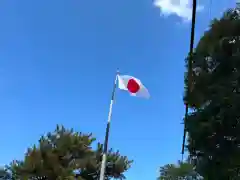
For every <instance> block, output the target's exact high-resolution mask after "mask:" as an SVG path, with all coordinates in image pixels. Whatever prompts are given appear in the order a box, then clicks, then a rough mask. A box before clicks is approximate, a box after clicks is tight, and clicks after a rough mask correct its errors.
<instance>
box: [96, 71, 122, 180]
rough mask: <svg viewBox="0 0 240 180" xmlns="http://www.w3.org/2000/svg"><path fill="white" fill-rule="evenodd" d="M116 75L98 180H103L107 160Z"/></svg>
mask: <svg viewBox="0 0 240 180" xmlns="http://www.w3.org/2000/svg"><path fill="white" fill-rule="evenodd" d="M118 74H119V71H118V70H117V73H116V78H115V81H114V86H113V91H112V97H111V102H110V107H109V112H108V120H107V127H106V134H105V140H104V147H103V156H102V164H101V171H100V179H99V180H105V170H106V160H107V152H108V138H109V131H110V124H111V118H112V107H113V103H114V98H115V91H116V87H117V79H118Z"/></svg>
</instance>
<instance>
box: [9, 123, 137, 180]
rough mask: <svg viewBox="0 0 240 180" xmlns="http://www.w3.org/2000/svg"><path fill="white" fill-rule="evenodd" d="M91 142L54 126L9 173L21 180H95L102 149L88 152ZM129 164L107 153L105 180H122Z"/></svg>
mask: <svg viewBox="0 0 240 180" xmlns="http://www.w3.org/2000/svg"><path fill="white" fill-rule="evenodd" d="M94 141H95V138H93V137H92V134H83V133H81V132H80V133H79V132H74V131H73V129H71V130H68V129H65V128H64V127H62V126H57V128H56V130H55V131H54V132H53V133H48V134H47V135H46V136H42V137H41V138H40V140H39V144H38V145H34V146H33V147H32V148H29V149H28V151H27V153H26V155H25V158H24V160H23V161H14V162H12V163H11V164H10V166H9V169H10V170H11V172H12V174H13V178H15V179H21V180H25V179H26V180H38V179H39V180H40V179H42V180H43V179H46V180H65V179H67V180H71V179H79V180H96V179H98V178H99V171H100V165H101V157H102V149H103V148H102V145H101V144H99V143H98V144H97V147H96V149H93V148H92V143H93V142H94ZM131 163H132V161H130V160H128V159H127V157H126V156H121V155H120V154H119V152H113V151H112V150H110V151H109V153H108V156H107V167H106V174H105V175H106V180H109V179H111V178H115V179H125V177H124V175H123V173H124V172H125V171H127V170H128V169H129V168H130V165H131Z"/></svg>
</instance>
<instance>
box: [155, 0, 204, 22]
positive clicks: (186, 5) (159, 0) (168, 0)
mask: <svg viewBox="0 0 240 180" xmlns="http://www.w3.org/2000/svg"><path fill="white" fill-rule="evenodd" d="M154 5H155V6H156V7H158V8H160V10H161V13H162V15H165V16H169V15H171V14H175V15H177V16H179V17H180V18H182V19H183V20H184V21H190V20H191V19H192V0H154ZM201 10H203V6H198V7H197V11H201Z"/></svg>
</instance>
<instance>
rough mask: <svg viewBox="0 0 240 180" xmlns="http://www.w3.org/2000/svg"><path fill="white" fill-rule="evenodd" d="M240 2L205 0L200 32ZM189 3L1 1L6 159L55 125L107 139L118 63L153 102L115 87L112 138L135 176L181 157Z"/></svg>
mask: <svg viewBox="0 0 240 180" xmlns="http://www.w3.org/2000/svg"><path fill="white" fill-rule="evenodd" d="M234 3H235V1H233V0H230V1H229V0H228V1H226V0H219V1H218V2H217V1H214V0H212V3H211V0H202V1H200V6H199V7H200V8H199V11H198V15H197V16H198V18H197V26H196V40H198V39H199V37H200V36H201V35H202V34H203V31H204V30H205V29H206V28H207V25H208V24H209V20H210V19H211V18H213V17H216V16H219V15H221V13H222V12H223V10H224V9H226V8H227V7H233V6H234ZM189 4H190V3H189V2H188V1H187V0H185V1H184V0H183V1H181V5H180V4H179V3H178V2H177V1H176V0H175V2H174V0H158V1H157V0H156V1H155V2H153V1H152V0H140V1H139V0H138V1H137V0H131V1H129V0H121V1H111V0H105V1H86V0H85V1H83V0H68V1H63V0H50V1H49V0H42V1H32V0H21V1H19V0H1V1H0V23H1V28H0V87H1V88H0V119H1V136H0V143H1V148H0V164H6V163H9V162H10V161H11V160H13V159H21V158H22V157H23V155H24V152H25V151H26V148H27V147H29V146H31V145H33V144H34V143H37V141H38V139H39V137H40V135H42V134H44V133H46V132H48V131H52V130H54V128H55V126H56V124H63V125H65V126H66V127H69V128H70V127H73V128H74V129H75V130H78V131H83V132H93V133H94V135H95V136H96V137H97V139H98V140H99V141H101V142H103V140H104V134H105V125H106V121H107V114H108V108H109V102H110V98H111V97H110V96H111V91H112V84H113V81H114V75H115V71H116V68H120V71H121V72H122V73H126V74H129V75H133V76H136V77H137V78H139V79H141V80H142V82H143V83H144V84H145V86H147V88H148V89H149V91H150V93H151V99H150V100H147V101H146V100H144V99H139V98H134V97H131V96H129V95H128V94H127V93H125V92H122V91H117V94H116V104H115V105H114V107H113V119H112V127H111V137H110V141H109V146H110V147H113V148H114V149H116V150H117V149H119V150H120V152H121V153H122V154H124V155H127V156H128V157H129V158H130V159H133V160H134V164H133V167H132V168H131V169H130V170H129V172H128V173H126V176H127V178H128V179H129V180H136V179H149V180H150V179H155V178H156V177H157V171H158V168H159V166H160V165H163V164H166V163H174V162H176V161H177V160H178V159H180V158H181V154H180V151H181V143H182V131H183V125H182V124H181V122H182V117H183V114H184V106H183V103H182V95H183V73H184V58H185V56H186V54H187V52H188V50H189V32H190V23H189V20H190V18H189V15H190V14H189V12H190V9H189Z"/></svg>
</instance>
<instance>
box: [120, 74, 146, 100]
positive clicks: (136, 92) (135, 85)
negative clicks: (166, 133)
mask: <svg viewBox="0 0 240 180" xmlns="http://www.w3.org/2000/svg"><path fill="white" fill-rule="evenodd" d="M118 87H119V89H121V90H125V91H128V92H129V93H130V95H132V96H136V97H143V98H147V99H148V98H149V97H150V94H149V92H148V90H147V88H146V87H145V86H144V85H143V84H142V82H141V81H140V80H139V79H137V78H135V77H133V76H128V75H118Z"/></svg>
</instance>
